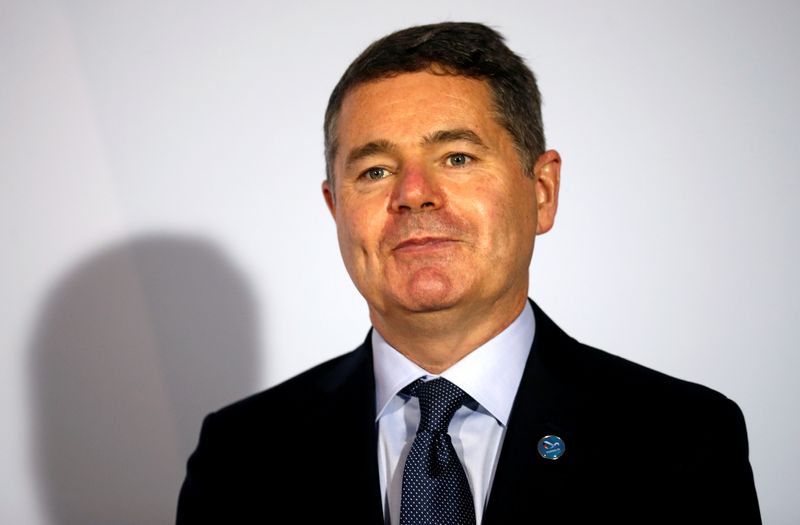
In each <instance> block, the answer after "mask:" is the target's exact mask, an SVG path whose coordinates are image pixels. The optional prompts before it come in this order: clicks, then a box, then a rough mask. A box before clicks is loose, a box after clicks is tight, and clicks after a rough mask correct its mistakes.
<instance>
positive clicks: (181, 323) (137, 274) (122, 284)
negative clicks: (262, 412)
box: [30, 235, 261, 525]
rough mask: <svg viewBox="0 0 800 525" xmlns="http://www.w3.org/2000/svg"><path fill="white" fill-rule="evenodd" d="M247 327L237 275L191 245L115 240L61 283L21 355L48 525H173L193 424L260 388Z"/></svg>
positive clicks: (211, 250)
mask: <svg viewBox="0 0 800 525" xmlns="http://www.w3.org/2000/svg"><path fill="white" fill-rule="evenodd" d="M256 316H257V312H256V304H255V301H254V299H253V296H252V294H251V292H250V290H249V289H248V287H247V285H246V283H245V280H244V278H243V276H242V274H241V273H240V272H239V271H238V270H237V269H236V268H234V266H233V265H232V264H231V262H230V261H229V260H228V259H227V258H226V257H225V255H224V254H223V253H222V252H221V251H220V250H219V249H217V248H216V247H215V246H213V245H212V244H210V243H209V242H207V241H204V240H202V239H198V238H189V237H173V236H161V235H154V236H148V237H141V238H136V239H133V240H129V241H125V242H121V243H119V244H117V245H114V246H111V247H109V248H107V249H104V250H102V251H101V252H99V253H96V254H93V255H91V256H90V257H88V258H87V259H85V260H83V261H82V262H80V263H79V264H78V265H77V266H76V267H75V268H73V269H72V270H70V271H69V272H68V273H67V274H66V275H65V276H64V277H63V278H62V279H60V280H59V282H58V283H57V284H56V285H55V287H54V288H53V289H52V291H51V292H50V294H49V295H48V297H47V298H46V300H45V302H44V306H43V310H42V314H41V316H40V318H39V324H38V326H37V327H36V332H35V335H34V339H33V341H32V347H31V354H30V355H31V358H32V359H31V368H30V371H31V378H30V384H31V386H32V389H33V399H34V403H35V404H34V407H35V415H34V421H33V424H34V425H35V427H34V429H33V435H34V436H36V438H37V441H38V443H37V445H38V446H37V458H36V461H37V464H38V465H37V466H38V470H39V474H40V481H39V484H40V487H41V491H42V494H43V497H44V503H45V507H46V509H47V511H48V513H49V515H50V517H51V520H52V522H53V523H55V524H59V525H73V524H74V525H78V524H80V525H85V524H95V523H97V524H100V523H103V524H106V523H108V524H111V523H113V524H127V523H131V524H133V523H136V524H142V523H148V524H150V523H152V524H156V523H172V522H174V519H175V518H174V516H175V509H176V505H177V498H178V491H179V489H180V484H181V482H182V480H183V476H184V473H185V464H186V460H187V458H188V456H189V454H190V453H191V451H192V450H193V449H194V447H195V445H196V443H197V437H198V433H199V430H200V423H201V421H202V418H203V416H204V415H205V414H206V413H208V412H209V411H212V410H214V409H216V408H219V407H221V406H223V405H225V404H227V403H230V402H232V401H234V400H236V399H238V398H240V397H243V396H245V395H247V394H250V393H252V392H254V390H255V389H256V388H257V385H258V379H259V378H258V372H259V370H260V367H261V364H260V362H259V350H260V347H259V342H258V336H257V326H256Z"/></svg>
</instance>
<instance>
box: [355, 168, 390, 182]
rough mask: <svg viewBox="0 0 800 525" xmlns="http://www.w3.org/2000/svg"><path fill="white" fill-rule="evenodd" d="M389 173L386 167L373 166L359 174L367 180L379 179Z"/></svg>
mask: <svg viewBox="0 0 800 525" xmlns="http://www.w3.org/2000/svg"><path fill="white" fill-rule="evenodd" d="M389 173H390V172H389V170H387V169H386V168H381V167H378V166H375V167H373V168H369V169H368V170H367V171H365V172H364V173H362V174H361V176H362V177H364V178H365V179H368V180H380V179H385V178H386V177H388V176H389Z"/></svg>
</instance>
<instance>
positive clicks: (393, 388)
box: [372, 301, 536, 426]
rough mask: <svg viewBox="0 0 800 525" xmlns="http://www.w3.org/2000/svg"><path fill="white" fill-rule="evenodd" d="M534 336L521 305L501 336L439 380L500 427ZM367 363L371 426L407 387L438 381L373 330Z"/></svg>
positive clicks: (531, 322)
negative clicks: (372, 414)
mask: <svg viewBox="0 0 800 525" xmlns="http://www.w3.org/2000/svg"><path fill="white" fill-rule="evenodd" d="M535 330H536V320H535V319H534V316H533V309H532V308H531V305H530V303H529V302H528V301H526V302H525V308H523V310H522V313H520V314H519V316H518V317H517V318H516V319H515V320H514V322H513V323H511V324H510V325H509V326H508V327H507V328H506V329H505V330H503V331H502V332H500V333H499V334H497V335H496V336H495V337H494V338H492V339H490V340H489V341H487V342H485V343H484V344H483V345H481V346H479V347H478V348H476V349H475V350H473V351H472V352H470V353H469V354H467V355H466V356H465V357H464V358H463V359H461V360H460V361H458V362H457V363H456V364H454V365H453V366H451V367H450V368H448V369H447V370H445V371H444V372H442V373H441V374H440V375H439V376H438V377H444V378H446V379H447V380H448V381H450V382H452V383H454V384H455V385H457V386H458V387H459V388H461V389H462V390H463V391H465V392H466V393H467V394H469V395H470V396H471V397H472V398H473V399H474V400H475V401H477V402H478V403H479V404H480V405H481V406H482V407H483V408H484V409H485V410H487V411H488V412H489V413H490V414H492V416H494V418H495V419H497V420H498V421H499V422H500V423H501V424H502V425H503V426H505V425H506V424H507V423H508V417H509V415H510V414H511V406H512V404H513V403H514V396H515V395H516V393H517V388H518V387H519V383H520V381H521V380H522V372H523V370H524V369H525V362H526V361H527V359H528V353H529V352H530V350H531V345H532V344H533V335H534V332H535ZM372 357H373V366H374V372H375V401H376V407H377V408H378V413H377V417H376V421H377V420H378V419H380V417H381V416H382V415H383V412H384V411H385V409H386V407H387V406H388V405H389V403H390V402H391V401H392V399H393V398H394V396H396V395H397V394H398V392H400V390H402V389H403V388H404V387H405V386H406V385H408V384H409V383H411V382H412V381H414V380H415V379H418V378H420V377H437V376H434V375H432V374H429V373H428V372H427V371H426V370H425V369H424V368H422V367H420V366H419V365H417V364H416V363H414V362H413V361H411V360H410V359H408V358H407V357H406V356H404V355H403V354H401V353H400V352H398V351H397V350H395V349H394V348H393V347H392V346H391V345H389V343H387V342H386V340H385V339H384V338H383V336H381V334H380V333H379V332H378V330H375V329H373V330H372Z"/></svg>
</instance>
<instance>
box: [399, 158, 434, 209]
mask: <svg viewBox="0 0 800 525" xmlns="http://www.w3.org/2000/svg"><path fill="white" fill-rule="evenodd" d="M395 181H396V182H395V186H394V188H393V189H392V198H391V208H392V210H393V211H395V212H397V213H418V212H422V211H432V210H436V209H438V208H440V207H441V206H442V204H443V201H444V196H443V194H442V191H441V188H440V186H439V184H438V182H437V180H436V179H435V175H434V174H433V173H431V172H430V171H428V170H425V169H424V168H422V167H419V166H405V167H404V168H403V169H401V171H400V173H399V174H398V175H397V177H396V178H395Z"/></svg>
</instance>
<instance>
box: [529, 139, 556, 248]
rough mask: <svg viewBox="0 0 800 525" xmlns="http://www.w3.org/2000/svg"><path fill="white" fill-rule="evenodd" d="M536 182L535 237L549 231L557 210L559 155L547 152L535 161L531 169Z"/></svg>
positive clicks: (554, 151)
mask: <svg viewBox="0 0 800 525" xmlns="http://www.w3.org/2000/svg"><path fill="white" fill-rule="evenodd" d="M533 174H534V177H535V180H536V208H537V217H538V220H537V223H536V235H541V234H543V233H547V232H548V231H550V228H552V227H553V223H554V222H555V219H556V210H558V188H559V185H560V184H561V155H559V154H558V152H557V151H556V150H552V149H551V150H548V151H545V152H544V153H542V155H541V156H540V157H539V158H538V159H537V160H536V165H535V166H534V167H533Z"/></svg>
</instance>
